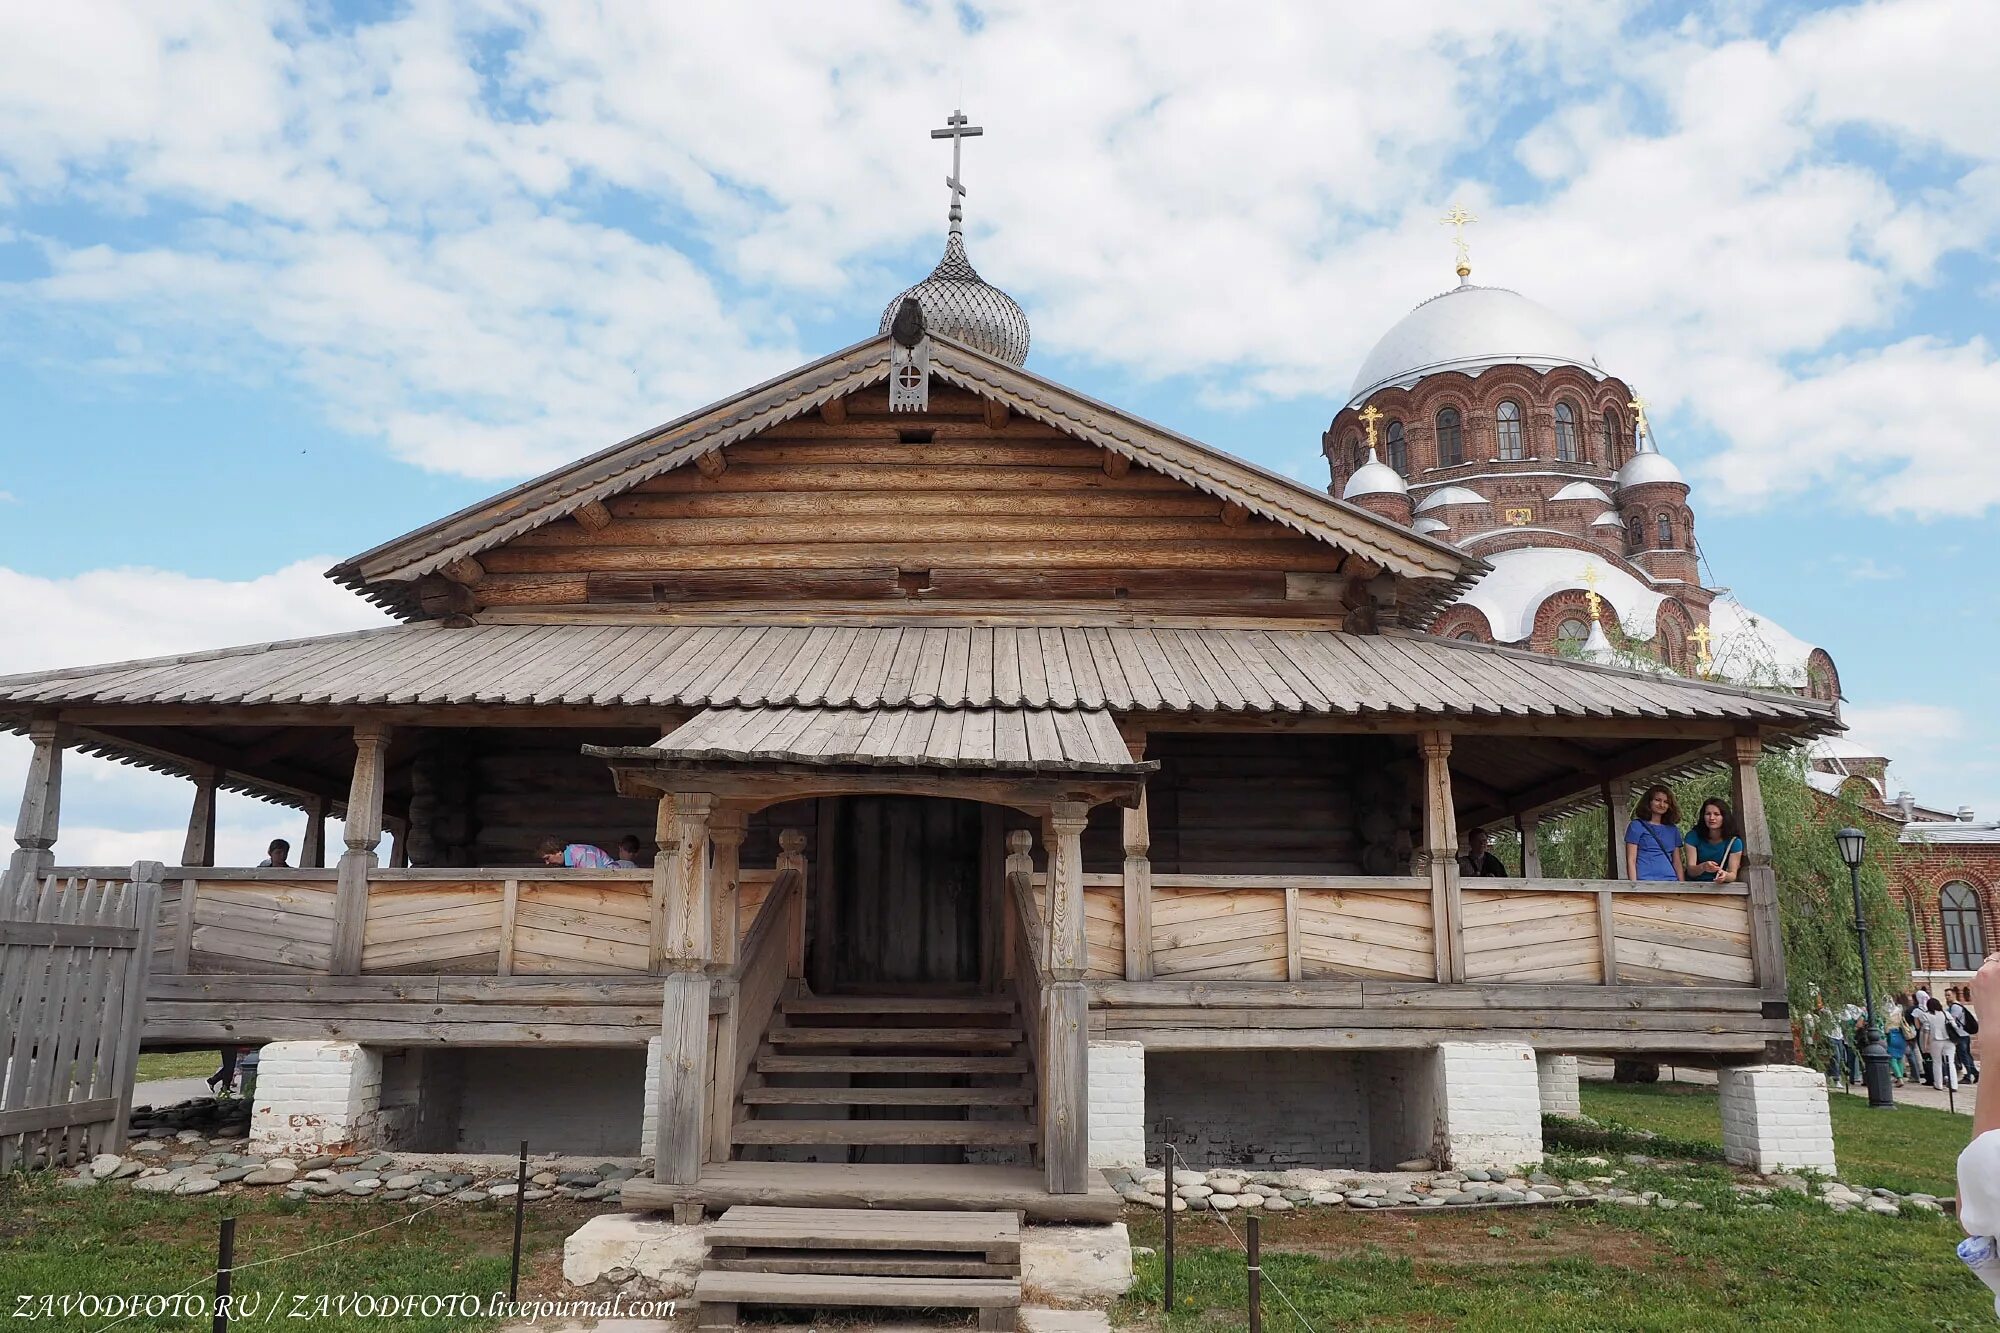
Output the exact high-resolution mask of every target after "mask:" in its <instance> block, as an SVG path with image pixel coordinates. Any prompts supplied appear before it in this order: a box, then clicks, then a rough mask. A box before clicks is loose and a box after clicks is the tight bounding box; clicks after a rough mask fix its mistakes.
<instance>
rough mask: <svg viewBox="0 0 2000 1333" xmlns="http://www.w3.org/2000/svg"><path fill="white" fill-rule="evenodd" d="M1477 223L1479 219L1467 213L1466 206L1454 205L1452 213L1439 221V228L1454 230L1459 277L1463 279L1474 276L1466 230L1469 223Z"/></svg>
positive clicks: (1453, 236)
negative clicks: (1466, 241)
mask: <svg viewBox="0 0 2000 1333" xmlns="http://www.w3.org/2000/svg"><path fill="white" fill-rule="evenodd" d="M1477 221H1479V219H1478V218H1476V217H1474V216H1472V214H1470V213H1468V212H1466V211H1465V205H1464V204H1453V205H1452V206H1451V212H1449V213H1446V214H1445V215H1444V216H1443V217H1441V218H1439V219H1438V225H1439V226H1442V227H1450V228H1451V229H1452V241H1453V242H1454V243H1455V244H1456V245H1457V246H1458V276H1459V277H1461V278H1469V277H1471V276H1472V257H1471V251H1469V250H1468V249H1466V245H1465V228H1466V224H1467V223H1472V222H1477Z"/></svg>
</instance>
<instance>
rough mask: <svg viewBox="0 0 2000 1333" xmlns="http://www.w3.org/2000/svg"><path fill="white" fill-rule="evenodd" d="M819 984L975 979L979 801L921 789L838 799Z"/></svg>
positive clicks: (920, 985) (915, 985)
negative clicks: (827, 930) (825, 946)
mask: <svg viewBox="0 0 2000 1333" xmlns="http://www.w3.org/2000/svg"><path fill="white" fill-rule="evenodd" d="M840 807H841V808H840V812H839V816H838V819H839V825H840V827H839V834H838V837H837V838H836V839H835V847H834V850H833V855H834V857H835V859H836V864H835V866H834V873H833V876H832V880H833V883H832V885H831V888H832V895H831V900H830V902H829V903H828V906H829V908H830V909H831V910H830V913H829V915H830V917H831V920H830V921H828V922H827V925H828V926H829V927H830V931H831V938H830V939H829V941H828V944H829V946H830V947H829V948H828V950H827V951H826V954H825V955H824V957H825V960H826V961H825V971H826V973H827V975H825V976H823V977H821V978H820V979H819V981H818V983H817V984H818V986H819V988H821V989H830V990H847V991H866V992H876V993H880V992H883V991H892V992H893V991H924V990H964V989H971V988H976V987H977V986H978V984H979V980H980V976H979V964H980V891H979V890H980V884H979V856H980V826H981V819H980V807H979V805H978V804H977V803H976V802H973V801H951V800H943V799H939V798H935V797H926V796H850V797H846V798H844V799H843V800H842V801H841V802H840Z"/></svg>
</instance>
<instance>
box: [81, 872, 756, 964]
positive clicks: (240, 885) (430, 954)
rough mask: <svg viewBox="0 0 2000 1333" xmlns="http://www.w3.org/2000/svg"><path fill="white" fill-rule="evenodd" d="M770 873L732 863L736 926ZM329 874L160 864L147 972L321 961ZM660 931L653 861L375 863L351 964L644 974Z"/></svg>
mask: <svg viewBox="0 0 2000 1333" xmlns="http://www.w3.org/2000/svg"><path fill="white" fill-rule="evenodd" d="M58 873H60V874H63V875H72V874H78V873H80V872H77V871H71V870H63V871H60V872H58ZM777 874H778V872H777V871H776V870H771V869H762V870H743V871H741V872H740V873H739V877H738V879H739V884H740V891H739V898H738V909H737V928H738V935H739V938H740V937H741V936H742V935H744V934H747V932H748V931H749V929H750V924H751V922H752V921H754V920H755V919H756V917H757V915H758V912H759V909H760V908H761V907H762V905H763V904H764V903H765V902H766V900H767V896H768V895H769V893H770V892H771V890H772V885H773V882H774V880H775V879H776V877H777ZM335 882H336V872H335V871H332V870H297V869H284V870H238V869H217V868H212V867H207V866H169V867H167V869H166V871H165V879H164V883H163V885H162V889H163V891H162V893H161V898H160V910H159V920H158V926H157V929H156V931H155V939H156V941H157V943H156V944H155V946H154V960H153V970H154V971H155V972H167V973H219V972H223V973H226V972H244V973H261V974H271V973H281V972H300V973H330V972H331V971H332V963H333V941H334V915H335V906H334V902H335ZM661 931H662V920H661V906H660V904H659V902H658V901H657V899H656V897H655V894H654V885H653V872H652V871H650V870H557V869H551V868H545V867H495V868H476V869H463V870H460V869H420V870H391V869H378V870H374V871H371V872H370V873H369V876H368V897H367V903H366V907H365V916H364V920H363V925H362V947H361V968H360V970H361V972H362V973H363V974H396V973H425V974H432V973H437V974H454V975H474V976H500V977H507V976H620V975H630V976H645V975H648V974H650V973H653V972H657V971H659V970H660V959H659V947H658V941H659V939H660V938H661V937H662V936H661Z"/></svg>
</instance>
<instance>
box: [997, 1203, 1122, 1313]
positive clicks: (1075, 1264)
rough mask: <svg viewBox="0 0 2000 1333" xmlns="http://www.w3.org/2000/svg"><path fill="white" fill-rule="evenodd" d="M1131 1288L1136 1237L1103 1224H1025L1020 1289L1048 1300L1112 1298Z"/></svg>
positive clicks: (1116, 1225)
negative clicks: (1055, 1225) (1059, 1225)
mask: <svg viewBox="0 0 2000 1333" xmlns="http://www.w3.org/2000/svg"><path fill="white" fill-rule="evenodd" d="M1131 1286H1132V1236H1131V1233H1130V1232H1128V1231H1127V1230H1126V1229H1125V1224H1124V1223H1123V1222H1113V1223H1111V1224H1110V1225H1109V1226H1100V1227H1033V1226H1031V1227H1023V1228H1022V1229H1021V1290H1022V1292H1023V1293H1024V1294H1026V1295H1028V1296H1030V1297H1033V1298H1036V1299H1039V1300H1046V1301H1109V1300H1116V1299H1117V1298H1118V1297H1120V1296H1123V1295H1124V1294H1125V1293H1126V1291H1128V1290H1129V1289H1130V1288H1131Z"/></svg>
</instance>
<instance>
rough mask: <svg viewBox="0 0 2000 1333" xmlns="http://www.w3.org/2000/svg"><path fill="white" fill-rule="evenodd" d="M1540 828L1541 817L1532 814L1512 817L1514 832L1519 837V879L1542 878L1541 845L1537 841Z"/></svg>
mask: <svg viewBox="0 0 2000 1333" xmlns="http://www.w3.org/2000/svg"><path fill="white" fill-rule="evenodd" d="M1541 827H1542V821H1541V817H1540V816H1539V815H1536V814H1533V813H1532V812H1531V813H1528V814H1519V815H1515V816H1514V831H1515V832H1516V833H1518V834H1520V835H1521V877H1522V878H1523V879H1540V878H1541V877H1542V845H1541V843H1540V842H1539V841H1537V836H1538V834H1539V832H1540V830H1541Z"/></svg>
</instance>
